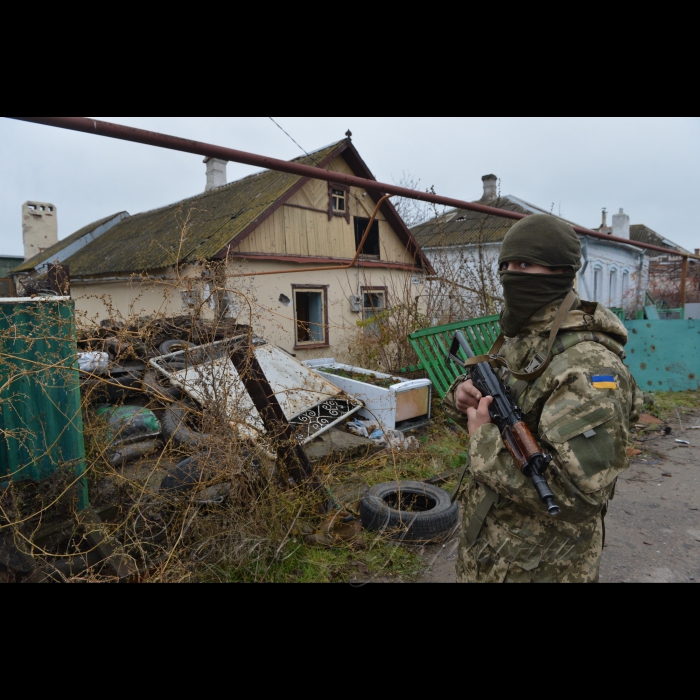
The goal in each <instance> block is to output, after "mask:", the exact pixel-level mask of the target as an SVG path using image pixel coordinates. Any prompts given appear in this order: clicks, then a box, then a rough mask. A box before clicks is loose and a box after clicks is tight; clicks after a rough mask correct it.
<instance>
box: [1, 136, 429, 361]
mask: <svg viewBox="0 0 700 700" xmlns="http://www.w3.org/2000/svg"><path fill="white" fill-rule="evenodd" d="M296 162H300V163H304V164H307V165H314V166H317V167H322V168H325V169H326V170H329V171H335V172H341V173H346V174H353V175H357V176H360V177H363V178H367V179H375V178H374V177H373V175H372V173H371V172H370V170H369V168H368V167H367V165H366V164H365V162H364V161H363V160H362V158H361V156H360V154H359V153H358V151H357V149H356V148H355V146H354V145H353V143H352V141H351V138H350V134H348V138H347V139H345V140H343V141H340V142H338V143H335V144H332V145H330V146H328V147H326V148H323V149H321V150H319V151H316V152H314V153H311V154H310V155H308V156H304V157H303V158H299V159H297V161H296ZM205 163H206V166H207V184H206V190H205V192H204V193H203V194H199V195H197V196H194V197H191V198H189V199H186V200H184V201H181V202H177V203H175V204H171V205H169V206H166V207H163V208H160V209H155V210H153V211H148V212H144V213H141V214H137V215H134V216H130V215H129V214H127V213H126V212H121V213H118V214H114V215H110V216H107V217H105V218H103V219H101V220H100V221H97V222H95V223H93V224H90V225H88V226H86V227H84V228H83V229H81V230H80V231H78V232H76V233H74V234H73V235H72V236H70V237H68V238H66V239H64V240H62V241H60V242H58V243H57V244H55V245H53V246H51V247H50V248H48V249H47V250H44V251H43V252H41V253H40V254H38V255H36V256H34V257H33V258H31V259H30V260H28V261H27V262H26V263H25V264H24V265H21V266H19V267H18V268H16V269H15V270H14V275H15V277H16V279H19V278H20V277H21V276H23V275H24V276H26V275H29V276H38V275H41V274H42V271H43V270H44V269H45V266H46V264H49V263H56V262H58V263H60V264H61V265H63V266H65V267H67V268H68V270H69V275H70V283H71V292H72V296H73V298H74V300H75V302H76V308H77V311H78V313H79V315H80V316H82V320H83V322H91V323H99V322H100V321H101V320H102V319H105V318H109V317H111V318H112V319H116V320H119V318H123V319H127V318H130V317H133V316H142V317H143V316H161V315H162V316H178V315H183V314H194V313H204V314H208V315H209V316H210V317H220V318H231V319H235V320H237V321H238V322H239V323H241V324H246V325H248V324H250V325H252V326H253V327H254V329H255V332H256V333H257V334H259V335H261V336H264V337H266V338H268V339H269V340H270V341H271V342H273V343H275V344H277V345H279V346H280V347H282V348H284V349H285V350H287V351H289V352H291V353H294V354H295V355H298V356H299V359H302V360H309V359H315V358H317V357H327V356H329V355H333V356H334V357H338V358H342V357H343V356H344V355H345V354H346V353H347V351H348V346H349V344H351V343H352V338H353V335H354V334H356V333H357V332H358V321H365V322H369V324H370V325H371V319H372V318H374V317H375V316H376V315H378V314H380V313H382V312H383V311H385V310H387V309H390V308H391V305H392V299H393V297H394V295H395V294H400V295H401V298H402V299H403V298H405V296H404V294H405V293H406V292H407V291H408V293H410V295H411V297H412V298H417V297H420V296H421V294H422V292H423V285H424V281H423V280H424V276H425V273H428V274H430V273H432V272H433V270H432V267H431V264H430V262H429V261H428V259H427V258H426V256H425V255H424V254H423V252H422V251H421V248H420V246H419V245H418V243H417V242H416V240H415V239H414V237H413V236H412V234H411V233H410V231H409V230H408V229H407V227H406V225H405V224H404V222H403V221H402V219H401V217H400V216H399V214H398V213H397V211H396V209H395V208H394V206H393V205H392V204H391V202H390V201H385V202H384V203H383V204H382V205H381V207H380V208H379V209H378V211H377V212H376V220H375V221H374V224H373V225H372V226H371V227H369V224H370V220H371V218H372V216H373V214H374V213H375V209H376V206H377V203H378V202H379V200H380V198H381V195H380V194H379V193H378V192H375V191H364V190H361V189H357V188H350V187H347V186H345V185H341V184H330V185H329V184H328V183H327V182H322V181H318V180H310V179H307V178H301V177H298V176H294V175H288V174H284V173H278V172H274V171H263V172H259V173H256V174H254V175H251V176H249V177H246V178H243V179H242V180H239V181H237V182H232V183H228V184H227V182H226V163H225V162H223V161H219V160H215V159H207V160H205ZM367 230H369V233H368V235H367V238H366V242H365V244H364V248H363V250H362V251H361V254H360V255H359V258H358V259H357V261H356V262H353V261H354V259H355V257H356V252H357V250H358V246H359V244H360V242H361V241H362V239H363V236H364V235H365V233H366V232H367ZM329 268H330V269H329ZM361 325H362V324H361Z"/></svg>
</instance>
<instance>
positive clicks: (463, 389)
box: [455, 379, 483, 415]
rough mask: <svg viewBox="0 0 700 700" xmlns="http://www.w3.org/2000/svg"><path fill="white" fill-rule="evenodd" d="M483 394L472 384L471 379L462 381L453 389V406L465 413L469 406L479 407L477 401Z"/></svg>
mask: <svg viewBox="0 0 700 700" xmlns="http://www.w3.org/2000/svg"><path fill="white" fill-rule="evenodd" d="M482 398H483V396H482V395H481V392H480V391H479V390H478V389H477V388H476V387H475V386H474V383H473V382H472V380H471V379H469V380H468V381H466V382H463V383H462V384H460V385H459V386H458V387H457V390H456V391H455V406H456V408H457V410H458V411H459V412H460V413H464V415H467V411H468V410H469V409H470V408H479V401H481V399H482Z"/></svg>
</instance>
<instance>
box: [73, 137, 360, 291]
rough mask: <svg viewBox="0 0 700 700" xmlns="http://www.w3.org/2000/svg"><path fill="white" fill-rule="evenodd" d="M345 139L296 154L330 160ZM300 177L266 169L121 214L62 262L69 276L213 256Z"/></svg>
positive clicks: (307, 160) (311, 160) (311, 161)
mask: <svg viewBox="0 0 700 700" xmlns="http://www.w3.org/2000/svg"><path fill="white" fill-rule="evenodd" d="M346 143H347V142H346V141H339V142H338V143H334V144H331V145H330V146H327V147H326V148H323V149H321V150H319V151H316V152H314V153H312V154H310V155H309V156H303V157H302V158H297V159H295V162H298V163H303V164H305V165H317V166H318V165H321V164H325V163H326V162H327V161H329V160H330V159H331V158H332V157H333V156H334V154H335V152H336V151H339V150H341V149H342V148H343V147H344V145H345V144H346ZM301 179H302V178H301V177H299V176H297V175H288V174H286V173H279V172H275V171H273V170H265V171H263V172H260V173H256V174H254V175H250V176H248V177H245V178H243V179H242V180H238V181H237V182H231V183H229V184H228V185H224V186H223V187H219V188H217V189H215V190H210V191H209V192H205V193H203V194H200V195H197V196H196V197H191V198H189V199H185V200H183V201H180V202H177V203H175V204H170V205H169V206H167V207H162V208H161V209H154V210H153V211H148V212H144V213H141V214H136V215H134V216H130V217H128V218H127V219H124V220H123V221H121V222H120V223H118V224H117V225H116V226H114V227H113V228H111V229H110V230H109V231H107V233H105V234H103V235H102V236H100V238H98V239H97V240H96V241H94V242H92V243H90V244H89V245H87V246H85V248H83V249H81V250H79V251H78V252H77V253H75V255H73V256H71V257H70V258H69V259H68V260H67V261H66V263H67V264H69V265H70V271H71V277H73V278H76V277H88V276H97V275H106V274H116V273H141V272H146V271H150V270H158V269H162V268H166V267H171V266H173V265H177V264H182V263H192V262H197V261H200V260H207V259H211V258H212V257H214V256H215V255H216V254H217V253H219V252H220V251H221V250H222V249H223V248H224V247H225V246H227V245H228V244H229V243H231V242H233V241H234V239H235V238H236V237H238V236H239V235H241V234H242V233H243V232H245V231H246V230H247V229H248V228H249V227H250V226H251V225H254V224H255V222H256V221H257V220H258V219H259V218H260V217H261V216H262V215H263V214H265V212H267V211H268V210H269V209H270V208H271V207H272V206H273V205H275V204H276V203H277V202H278V201H279V200H280V199H281V198H282V197H284V196H285V195H286V194H287V193H288V192H289V191H290V190H291V189H292V188H293V187H294V186H295V185H296V184H297V183H298V182H299V181H300V180H301Z"/></svg>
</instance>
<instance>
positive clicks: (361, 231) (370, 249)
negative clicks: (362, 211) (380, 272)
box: [355, 216, 379, 258]
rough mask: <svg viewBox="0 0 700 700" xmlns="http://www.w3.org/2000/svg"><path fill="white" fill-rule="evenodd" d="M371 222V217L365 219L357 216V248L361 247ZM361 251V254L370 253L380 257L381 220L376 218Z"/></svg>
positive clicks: (372, 255) (369, 254)
mask: <svg viewBox="0 0 700 700" xmlns="http://www.w3.org/2000/svg"><path fill="white" fill-rule="evenodd" d="M369 222H370V219H363V218H361V217H359V216H356V217H355V250H357V249H358V248H359V247H360V243H362V237H363V236H364V235H365V231H366V230H367V227H368V226H369ZM360 253H361V255H368V256H371V257H374V258H378V257H379V221H377V220H376V219H375V221H374V223H373V224H372V229H371V231H370V232H369V236H367V240H366V241H365V245H364V247H363V248H362V251H360Z"/></svg>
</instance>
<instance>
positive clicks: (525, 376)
mask: <svg viewBox="0 0 700 700" xmlns="http://www.w3.org/2000/svg"><path fill="white" fill-rule="evenodd" d="M577 299H578V295H577V294H576V292H575V291H573V290H572V291H571V292H569V294H568V295H567V297H566V299H564V301H563V302H562V305H561V306H560V307H559V311H558V312H557V315H556V317H555V318H554V324H553V326H552V332H551V333H550V334H549V346H548V347H547V359H546V360H545V362H544V363H543V364H542V366H541V367H539V368H538V369H537V370H536V371H534V372H530V373H522V372H513V371H512V370H510V371H511V374H512V375H513V377H515V379H517V380H520V381H527V382H531V381H534V380H535V379H539V378H540V377H541V376H542V375H543V374H544V373H545V372H546V371H547V368H548V367H549V365H550V363H551V362H552V350H553V349H554V343H556V342H557V336H558V335H559V331H560V330H561V327H562V326H563V325H564V322H565V321H566V317H567V316H568V315H569V312H570V311H571V309H572V308H573V307H574V304H575V303H576V300H577ZM505 342H506V337H505V336H504V335H503V333H501V335H500V336H498V340H497V341H496V342H495V343H494V346H493V347H492V348H491V350H489V354H488V355H479V356H478V357H473V358H472V359H471V360H467V361H466V362H465V363H464V364H465V366H466V367H473V366H474V365H480V364H483V363H484V362H488V363H489V364H490V365H491V366H492V367H493V368H494V369H498V368H499V366H500V367H505V368H506V369H510V368H509V367H508V364H507V363H506V361H505V360H504V359H503V358H502V357H500V356H499V355H498V353H499V352H500V351H501V348H502V347H503V345H504V344H505Z"/></svg>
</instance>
